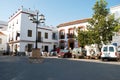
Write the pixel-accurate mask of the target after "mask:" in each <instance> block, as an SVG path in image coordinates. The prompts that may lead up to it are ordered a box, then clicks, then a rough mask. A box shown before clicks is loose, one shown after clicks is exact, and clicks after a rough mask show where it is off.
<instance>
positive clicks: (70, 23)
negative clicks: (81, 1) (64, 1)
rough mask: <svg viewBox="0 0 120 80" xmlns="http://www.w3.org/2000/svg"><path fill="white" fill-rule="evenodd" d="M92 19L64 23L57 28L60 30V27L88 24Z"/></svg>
mask: <svg viewBox="0 0 120 80" xmlns="http://www.w3.org/2000/svg"><path fill="white" fill-rule="evenodd" d="M90 19H91V18H85V19H80V20H74V21H70V22H66V23H62V24H59V25H58V26H57V28H59V27H65V26H69V25H74V24H79V23H84V22H88V20H90Z"/></svg>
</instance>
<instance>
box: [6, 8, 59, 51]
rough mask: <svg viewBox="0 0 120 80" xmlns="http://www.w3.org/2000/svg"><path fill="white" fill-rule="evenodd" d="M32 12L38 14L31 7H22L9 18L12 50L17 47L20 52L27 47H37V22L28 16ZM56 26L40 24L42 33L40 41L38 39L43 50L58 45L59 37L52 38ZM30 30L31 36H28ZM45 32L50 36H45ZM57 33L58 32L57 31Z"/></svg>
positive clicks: (39, 46) (9, 40)
mask: <svg viewBox="0 0 120 80" xmlns="http://www.w3.org/2000/svg"><path fill="white" fill-rule="evenodd" d="M30 14H33V15H36V11H31V10H30V9H25V8H23V7H22V8H21V9H18V11H16V13H15V14H13V15H12V16H11V17H10V18H9V22H8V32H9V35H8V42H9V45H10V51H12V52H14V51H15V49H16V47H17V51H18V52H25V51H26V49H28V48H30V46H29V45H28V44H30V45H32V48H35V41H36V24H35V23H32V21H30V20H29V18H28V16H29V15H30ZM55 29H56V28H55V27H48V26H45V25H39V26H38V30H37V31H38V32H40V33H41V35H40V37H39V38H40V39H39V40H40V41H38V44H37V45H38V48H40V49H41V50H47V51H50V50H51V49H53V48H54V47H53V46H57V45H58V44H57V39H54V40H53V39H52V35H53V33H56V32H55V31H54V30H55ZM28 31H31V36H28ZM45 33H47V34H48V38H47V39H46V38H45ZM56 34H57V33H56ZM46 46H47V47H46Z"/></svg>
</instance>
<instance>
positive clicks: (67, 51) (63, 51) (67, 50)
mask: <svg viewBox="0 0 120 80" xmlns="http://www.w3.org/2000/svg"><path fill="white" fill-rule="evenodd" d="M60 52H68V50H61V51H60Z"/></svg>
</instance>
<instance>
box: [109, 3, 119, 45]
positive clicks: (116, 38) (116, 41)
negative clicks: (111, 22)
mask: <svg viewBox="0 0 120 80" xmlns="http://www.w3.org/2000/svg"><path fill="white" fill-rule="evenodd" d="M110 12H111V13H112V14H114V15H115V19H120V5H117V6H113V7H111V8H110ZM112 44H116V45H117V46H120V31H119V32H117V33H115V35H114V36H113V40H112Z"/></svg>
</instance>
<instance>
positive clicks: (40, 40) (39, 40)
mask: <svg viewBox="0 0 120 80" xmlns="http://www.w3.org/2000/svg"><path fill="white" fill-rule="evenodd" d="M38 42H42V38H41V32H38Z"/></svg>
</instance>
